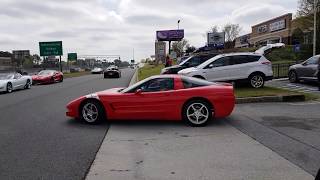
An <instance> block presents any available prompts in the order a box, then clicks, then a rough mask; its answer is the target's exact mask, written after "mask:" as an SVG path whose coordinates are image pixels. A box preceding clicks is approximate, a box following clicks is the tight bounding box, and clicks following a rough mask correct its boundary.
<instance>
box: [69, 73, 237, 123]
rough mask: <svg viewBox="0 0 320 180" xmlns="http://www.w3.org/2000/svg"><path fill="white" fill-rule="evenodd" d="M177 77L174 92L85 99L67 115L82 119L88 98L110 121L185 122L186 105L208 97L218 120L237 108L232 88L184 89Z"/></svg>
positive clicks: (108, 92) (71, 105)
mask: <svg viewBox="0 0 320 180" xmlns="http://www.w3.org/2000/svg"><path fill="white" fill-rule="evenodd" d="M164 76H165V77H173V78H174V82H175V83H174V90H171V91H159V92H142V93H141V94H137V93H122V92H118V90H120V89H121V88H113V89H109V90H106V91H101V92H97V93H94V94H92V95H87V96H82V97H80V98H78V99H76V100H74V101H71V102H70V103H69V104H68V105H67V109H68V111H67V113H66V115H67V116H70V117H74V118H79V117H80V114H79V110H80V105H81V102H83V101H84V100H85V99H87V98H95V99H97V100H99V101H100V102H101V103H102V104H103V106H104V109H105V112H106V116H107V119H108V120H176V121H178V120H182V109H183V105H184V104H185V103H186V102H187V101H188V100H190V99H192V98H204V99H206V100H208V101H209V102H210V103H211V104H212V105H213V107H214V112H215V113H214V117H215V118H223V117H226V116H229V115H230V114H231V112H232V111H233V108H234V106H235V96H234V91H233V87H232V85H230V84H228V83H220V84H215V85H210V86H203V87H195V88H188V89H186V88H184V85H183V83H182V80H181V77H180V76H179V75H162V77H164Z"/></svg>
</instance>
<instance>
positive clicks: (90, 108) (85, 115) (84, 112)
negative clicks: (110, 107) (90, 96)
mask: <svg viewBox="0 0 320 180" xmlns="http://www.w3.org/2000/svg"><path fill="white" fill-rule="evenodd" d="M81 118H82V119H83V120H84V121H85V122H86V123H88V124H97V123H99V122H101V121H103V120H104V119H105V113H104V109H103V107H102V105H100V103H98V102H97V101H95V100H88V101H86V102H85V103H84V104H83V105H82V107H81Z"/></svg>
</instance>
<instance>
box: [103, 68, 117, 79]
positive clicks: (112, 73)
mask: <svg viewBox="0 0 320 180" xmlns="http://www.w3.org/2000/svg"><path fill="white" fill-rule="evenodd" d="M103 77H104V78H120V77H121V71H120V70H119V68H118V67H117V66H110V67H108V68H107V69H106V70H105V71H104V72H103Z"/></svg>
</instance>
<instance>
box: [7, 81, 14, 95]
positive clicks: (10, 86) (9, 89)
mask: <svg viewBox="0 0 320 180" xmlns="http://www.w3.org/2000/svg"><path fill="white" fill-rule="evenodd" d="M12 90H13V88H12V84H11V83H8V84H7V92H8V93H11V92H12Z"/></svg>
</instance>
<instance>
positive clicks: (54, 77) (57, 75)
mask: <svg viewBox="0 0 320 180" xmlns="http://www.w3.org/2000/svg"><path fill="white" fill-rule="evenodd" d="M55 82H63V73H62V72H60V71H56V70H42V71H40V72H39V73H38V74H36V75H33V76H32V83H33V84H50V83H55Z"/></svg>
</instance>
